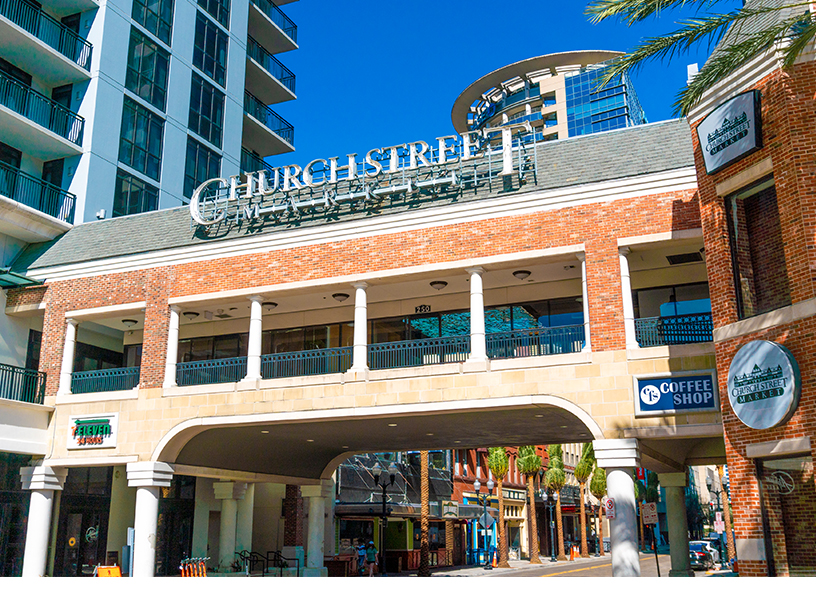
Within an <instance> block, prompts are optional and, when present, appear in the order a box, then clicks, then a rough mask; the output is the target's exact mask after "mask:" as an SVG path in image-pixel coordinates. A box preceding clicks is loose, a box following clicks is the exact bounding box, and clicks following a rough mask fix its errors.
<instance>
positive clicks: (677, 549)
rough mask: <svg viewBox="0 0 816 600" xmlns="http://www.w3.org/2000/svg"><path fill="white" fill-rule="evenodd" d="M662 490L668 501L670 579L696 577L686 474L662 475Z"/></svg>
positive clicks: (660, 476) (660, 475) (659, 477)
mask: <svg viewBox="0 0 816 600" xmlns="http://www.w3.org/2000/svg"><path fill="white" fill-rule="evenodd" d="M658 479H659V481H660V488H661V489H662V490H663V493H664V494H665V499H666V520H667V522H668V526H669V553H670V554H671V571H669V577H694V571H692V570H691V561H690V560H689V538H688V517H687V516H686V485H687V484H688V476H687V475H686V474H685V473H660V474H659V475H658Z"/></svg>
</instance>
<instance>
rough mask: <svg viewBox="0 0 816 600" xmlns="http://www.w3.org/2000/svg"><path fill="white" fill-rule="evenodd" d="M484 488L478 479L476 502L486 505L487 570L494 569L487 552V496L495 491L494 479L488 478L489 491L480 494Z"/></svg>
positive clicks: (474, 488) (474, 483) (474, 486)
mask: <svg viewBox="0 0 816 600" xmlns="http://www.w3.org/2000/svg"><path fill="white" fill-rule="evenodd" d="M481 488H482V483H481V482H480V481H479V480H478V479H477V480H476V481H474V482H473V491H474V492H476V502H477V504H481V505H483V506H484V517H483V518H484V523H483V525H484V529H485V565H484V568H485V570H487V571H490V570H491V569H493V566H492V565H491V564H490V556H489V554H488V552H487V498H488V497H489V496H490V495H491V494H492V493H493V480H492V479H488V480H487V493H486V494H480V493H479V490H480V489H481Z"/></svg>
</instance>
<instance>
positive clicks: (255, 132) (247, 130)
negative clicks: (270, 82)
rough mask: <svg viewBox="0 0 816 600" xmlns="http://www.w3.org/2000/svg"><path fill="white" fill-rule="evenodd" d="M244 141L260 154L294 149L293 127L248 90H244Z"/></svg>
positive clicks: (266, 154) (271, 153)
mask: <svg viewBox="0 0 816 600" xmlns="http://www.w3.org/2000/svg"><path fill="white" fill-rule="evenodd" d="M243 140H244V143H245V144H246V145H247V146H248V147H249V148H250V149H252V150H254V151H255V152H257V153H258V154H260V155H261V156H273V155H275V154H283V153H284V152H291V151H293V150H294V149H295V128H294V127H292V125H291V124H290V123H288V122H287V121H286V120H285V119H283V118H282V117H281V116H280V115H279V114H278V113H276V112H275V111H274V110H272V109H271V108H269V107H268V106H266V105H265V104H264V103H263V102H261V101H260V100H258V99H257V98H256V97H255V96H253V95H252V94H250V93H249V92H246V91H245V92H244V137H243Z"/></svg>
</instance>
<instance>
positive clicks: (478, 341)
mask: <svg viewBox="0 0 816 600" xmlns="http://www.w3.org/2000/svg"><path fill="white" fill-rule="evenodd" d="M467 272H468V273H469V274H470V357H469V358H468V360H467V362H479V363H484V362H486V361H487V344H486V342H485V314H484V286H483V283H482V275H483V274H484V269H483V268H482V267H473V268H472V269H467Z"/></svg>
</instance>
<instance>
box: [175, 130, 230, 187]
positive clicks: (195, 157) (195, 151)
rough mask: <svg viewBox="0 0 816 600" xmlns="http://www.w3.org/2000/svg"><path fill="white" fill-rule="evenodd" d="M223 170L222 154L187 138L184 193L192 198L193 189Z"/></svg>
mask: <svg viewBox="0 0 816 600" xmlns="http://www.w3.org/2000/svg"><path fill="white" fill-rule="evenodd" d="M220 172H221V156H220V155H218V154H216V153H215V152H213V151H212V150H209V149H208V148H206V147H205V146H204V145H202V144H199V143H198V142H196V141H195V140H194V139H193V138H190V137H188V138H187V160H186V162H185V165H184V195H185V196H186V197H187V198H192V196H193V191H194V190H195V189H196V188H197V187H198V186H199V185H201V184H202V183H203V182H205V181H207V180H208V179H212V178H213V177H218V174H219V173H220Z"/></svg>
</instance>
